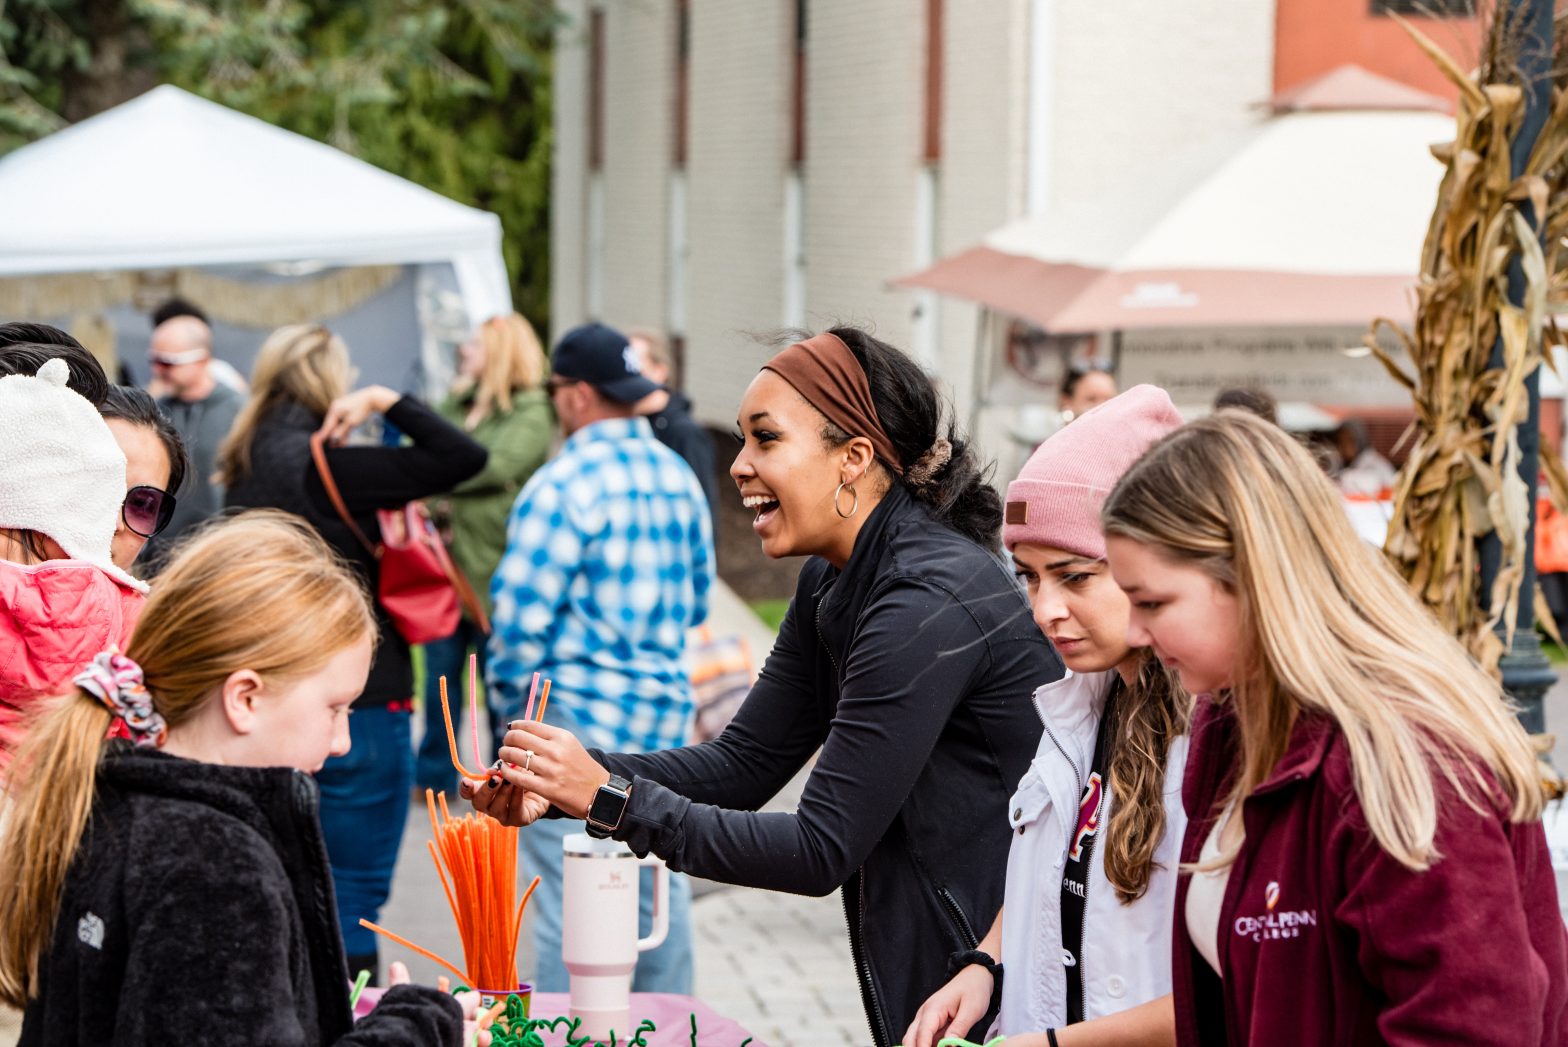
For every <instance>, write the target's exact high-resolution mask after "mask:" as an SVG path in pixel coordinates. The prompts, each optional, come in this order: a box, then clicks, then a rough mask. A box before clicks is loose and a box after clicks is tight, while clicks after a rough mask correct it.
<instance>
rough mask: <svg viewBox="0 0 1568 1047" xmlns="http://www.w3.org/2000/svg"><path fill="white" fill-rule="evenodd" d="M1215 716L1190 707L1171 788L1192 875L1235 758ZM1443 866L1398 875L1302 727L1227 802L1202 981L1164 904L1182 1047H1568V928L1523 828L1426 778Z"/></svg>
mask: <svg viewBox="0 0 1568 1047" xmlns="http://www.w3.org/2000/svg"><path fill="white" fill-rule="evenodd" d="M1238 755H1239V754H1238V745H1237V739H1236V723H1235V718H1234V715H1233V714H1232V713H1231V711H1230V710H1229V708H1228V707H1225V706H1222V705H1217V704H1215V703H1214V702H1213V701H1211V700H1209V699H1206V698H1205V699H1200V701H1199V703H1198V708H1197V710H1196V712H1195V714H1194V722H1193V736H1192V750H1191V755H1190V756H1189V758H1188V761H1187V770H1186V778H1185V781H1184V783H1183V800H1184V802H1185V804H1186V807H1187V811H1188V815H1189V817H1190V819H1191V820H1190V821H1189V823H1188V825H1187V835H1186V837H1185V839H1184V842H1183V845H1182V860H1183V862H1193V861H1196V860H1197V858H1198V853H1199V851H1200V849H1201V848H1202V846H1203V841H1204V840H1205V839H1206V838H1207V837H1208V834H1209V831H1210V829H1211V828H1212V827H1213V825H1214V819H1215V816H1216V814H1217V811H1216V807H1217V805H1222V804H1223V803H1224V800H1225V795H1226V791H1227V786H1228V785H1229V778H1230V775H1231V773H1232V772H1233V770H1234V768H1235V766H1236V762H1237V757H1238ZM1435 782H1436V788H1437V791H1438V801H1439V816H1438V824H1437V839H1436V843H1437V849H1438V851H1439V853H1440V854H1441V855H1442V857H1441V858H1440V859H1438V860H1437V861H1436V862H1435V863H1434V864H1433V865H1432V866H1431V867H1429V868H1428V869H1427V870H1426V871H1425V872H1412V871H1411V870H1409V869H1408V868H1406V867H1405V866H1403V865H1401V864H1400V863H1399V862H1398V861H1396V860H1395V859H1394V858H1392V857H1390V856H1389V855H1388V854H1386V853H1385V852H1384V851H1383V850H1382V848H1381V847H1379V846H1378V843H1377V840H1376V839H1375V838H1374V837H1373V836H1372V833H1371V830H1370V829H1369V828H1368V827H1367V823H1366V818H1365V815H1364V813H1363V811H1362V807H1361V802H1360V800H1359V799H1358V798H1357V795H1356V789H1355V784H1354V781H1353V776H1352V770H1351V760H1350V749H1349V746H1348V745H1347V743H1346V741H1345V738H1344V735H1343V734H1342V733H1341V732H1340V731H1339V729H1338V728H1337V727H1336V726H1335V725H1334V724H1333V723H1332V722H1331V721H1328V720H1327V719H1326V718H1321V717H1315V716H1314V717H1304V718H1303V719H1302V720H1301V721H1300V722H1299V723H1298V724H1297V726H1296V729H1295V732H1294V734H1293V735H1292V738H1291V742H1290V746H1289V748H1288V750H1287V751H1286V753H1285V756H1284V758H1283V759H1281V760H1280V762H1279V763H1278V765H1277V766H1276V767H1275V769H1274V773H1273V775H1272V776H1271V777H1270V778H1269V780H1268V781H1267V782H1266V783H1265V784H1264V785H1263V786H1261V787H1260V788H1259V789H1258V790H1257V791H1255V792H1254V793H1253V794H1252V795H1251V796H1249V797H1247V798H1246V800H1245V801H1244V802H1243V805H1242V817H1243V819H1244V824H1245V827H1246V842H1245V843H1244V844H1243V846H1242V849H1241V852H1240V854H1239V855H1238V857H1237V859H1236V863H1235V865H1234V866H1233V867H1232V869H1231V873H1230V882H1229V884H1228V886H1227V887H1226V890H1225V897H1224V900H1223V902H1222V903H1221V907H1220V922H1219V937H1218V946H1219V958H1220V966H1221V968H1222V969H1223V971H1224V978H1223V979H1221V978H1219V977H1217V976H1216V975H1215V973H1214V970H1213V969H1212V968H1211V967H1210V966H1209V965H1208V963H1207V961H1205V960H1204V959H1203V957H1202V956H1201V955H1199V953H1198V952H1197V950H1196V949H1194V948H1193V945H1192V940H1191V939H1190V938H1189V937H1188V935H1187V920H1186V907H1187V906H1186V903H1187V888H1188V885H1189V883H1190V880H1191V876H1190V874H1187V875H1183V876H1182V877H1181V879H1180V881H1179V883H1178V886H1177V890H1176V928H1175V930H1176V933H1175V934H1174V936H1173V971H1172V975H1173V983H1174V989H1175V1005H1176V1029H1177V1040H1178V1042H1179V1043H1180V1044H1182V1045H1183V1047H1191V1045H1194V1044H1202V1045H1204V1047H1212V1045H1216V1044H1224V1045H1226V1047H1240V1045H1243V1044H1253V1045H1257V1047H1287V1045H1291V1044H1339V1045H1344V1044H1382V1043H1389V1044H1434V1043H1453V1044H1465V1045H1467V1047H1478V1045H1481V1044H1498V1045H1503V1044H1506V1045H1508V1047H1528V1045H1534V1044H1542V1045H1553V1047H1556V1045H1559V1044H1563V1043H1565V1042H1568V1014H1565V1010H1568V931H1565V930H1564V925H1563V918H1562V915H1561V914H1560V913H1559V911H1558V905H1557V883H1556V879H1555V877H1554V875H1553V872H1552V864H1551V855H1550V852H1549V850H1548V848H1547V844H1546V835H1545V832H1544V831H1543V829H1542V827H1541V824H1540V823H1539V822H1531V823H1529V824H1522V825H1516V824H1513V823H1510V822H1509V821H1508V820H1507V806H1506V803H1505V801H1504V798H1503V797H1502V794H1501V791H1500V790H1495V795H1493V796H1492V797H1489V798H1488V800H1489V802H1488V803H1487V804H1486V805H1485V806H1486V808H1487V810H1486V813H1484V814H1481V813H1477V812H1476V811H1474V810H1473V809H1472V808H1470V807H1469V806H1467V805H1466V804H1465V803H1464V802H1463V800H1462V799H1460V798H1459V797H1458V796H1457V795H1455V794H1454V792H1453V791H1452V789H1451V788H1450V787H1449V786H1448V785H1447V783H1446V781H1445V780H1444V779H1443V778H1442V777H1441V776H1438V777H1437V778H1436V779H1435Z"/></svg>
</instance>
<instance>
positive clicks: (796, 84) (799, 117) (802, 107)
mask: <svg viewBox="0 0 1568 1047" xmlns="http://www.w3.org/2000/svg"><path fill="white" fill-rule="evenodd" d="M794 57H795V65H794V69H793V71H792V76H791V80H792V83H791V85H790V86H791V91H790V114H789V115H790V145H789V162H790V165H791V166H793V167H799V166H800V165H801V164H803V163H805V162H806V0H795V56H794Z"/></svg>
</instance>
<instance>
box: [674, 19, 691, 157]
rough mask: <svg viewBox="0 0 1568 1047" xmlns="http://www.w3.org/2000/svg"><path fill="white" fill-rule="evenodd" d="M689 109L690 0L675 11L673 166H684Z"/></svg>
mask: <svg viewBox="0 0 1568 1047" xmlns="http://www.w3.org/2000/svg"><path fill="white" fill-rule="evenodd" d="M690 110H691V0H680V2H679V3H678V4H677V5H676V12H675V166H676V167H685V166H686V137H687V133H688V124H689V120H690V116H689V113H690Z"/></svg>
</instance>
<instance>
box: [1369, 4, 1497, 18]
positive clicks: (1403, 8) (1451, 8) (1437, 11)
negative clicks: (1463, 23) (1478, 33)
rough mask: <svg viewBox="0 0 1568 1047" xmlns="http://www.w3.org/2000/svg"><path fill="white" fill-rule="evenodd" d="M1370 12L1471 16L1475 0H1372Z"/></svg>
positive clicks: (1434, 16)
mask: <svg viewBox="0 0 1568 1047" xmlns="http://www.w3.org/2000/svg"><path fill="white" fill-rule="evenodd" d="M1372 13H1373V14H1375V15H1406V16H1409V15H1414V16H1416V17H1417V18H1420V17H1427V18H1472V17H1474V16H1475V0H1372Z"/></svg>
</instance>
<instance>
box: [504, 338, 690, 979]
mask: <svg viewBox="0 0 1568 1047" xmlns="http://www.w3.org/2000/svg"><path fill="white" fill-rule="evenodd" d="M551 368H552V372H553V373H552V375H551V377H550V379H549V382H550V396H551V400H552V402H553V403H554V405H555V410H556V414H557V416H558V417H559V418H560V422H561V429H562V431H563V432H564V433H565V434H566V442H565V443H564V444H563V445H562V446H561V449H560V451H559V453H557V455H556V456H555V457H554V458H553V459H551V460H550V461H549V462H547V463H545V465H544V466H542V467H541V468H540V469H539V471H538V472H536V473H534V475H533V476H532V477H531V478H530V479H529V481H528V483H527V485H526V486H524V487H523V490H522V492H521V493H519V494H518V496H517V502H516V504H515V505H514V506H513V507H512V516H511V520H510V521H509V522H508V524H507V538H506V553H505V555H504V556H503V557H502V558H501V563H500V566H499V567H497V568H496V572H495V575H494V576H493V577H492V579H491V582H490V595H491V597H492V598H493V600H494V603H495V610H494V613H493V614H492V616H491V618H492V633H491V636H490V645H489V652H488V653H489V660H488V666H487V673H486V676H487V679H488V681H489V686H490V687H491V688H492V689H493V690H494V693H495V695H496V699H497V700H496V702H495V703H494V705H493V706H492V707H493V708H500V709H504V710H507V716H508V718H509V719H516V718H517V717H520V716H521V715H522V714H523V711H524V705H525V701H526V698H527V695H528V686H529V681H530V679H531V678H532V675H533V674H534V673H536V672H537V673H540V674H541V675H542V676H544V677H548V678H550V679H551V680H552V681H553V683H552V685H551V691H550V702H549V705H548V708H547V711H546V715H545V722H547V723H551V724H554V725H555V726H557V727H564V728H566V729H568V730H570V731H572V732H573V733H574V734H575V735H576V736H577V737H578V738H579V739H581V740H582V742H583V744H584V745H587V746H590V747H594V748H599V749H605V750H609V751H611V752H648V751H652V750H656V749H668V748H673V747H675V746H679V745H683V744H685V742H686V735H687V731H688V729H689V728H690V725H691V717H692V695H691V683H690V681H689V680H688V679H687V676H686V668H685V665H684V664H683V661H682V656H683V654H684V652H685V645H686V631H687V630H688V629H690V628H692V627H693V626H695V625H699V624H701V623H702V621H703V620H704V619H706V618H707V616H708V590H709V589H710V588H711V587H712V585H713V526H712V523H711V520H710V516H709V511H708V503H707V499H706V497H705V496H704V495H703V493H702V488H701V486H700V485H699V484H698V482H697V477H696V476H695V475H694V474H693V473H692V471H691V468H690V467H689V466H688V465H687V464H686V463H685V461H683V460H682V459H681V458H680V456H678V455H677V454H676V453H675V452H674V451H671V450H670V449H669V448H667V447H665V446H664V445H663V444H661V443H660V442H659V441H658V439H656V438H655V436H654V434H653V429H652V428H651V427H650V426H649V424H648V422H647V420H646V419H643V418H640V417H637V415H636V413H635V410H634V405H635V404H636V403H637V401H639V400H641V399H643V398H644V397H646V396H647V395H648V394H649V393H652V392H654V391H656V390H657V389H658V388H659V387H658V386H657V385H655V384H654V383H653V382H651V381H649V380H648V378H646V377H645V376H644V375H643V374H642V373H641V370H640V367H639V364H638V358H637V356H636V354H635V352H634V351H633V349H632V347H631V344H630V343H629V342H628V341H627V339H626V337H625V336H624V335H622V334H621V333H620V332H618V331H615V330H613V329H611V328H609V327H606V326H604V325H602V324H587V325H584V326H582V327H577V328H573V329H572V330H571V331H568V332H567V333H566V334H565V335H564V336H563V337H562V338H561V341H560V343H559V344H558V345H557V346H556V348H555V352H554V354H552V357H551ZM581 831H582V825H581V824H579V823H577V822H574V821H570V820H567V819H546V820H542V821H539V822H536V823H534V824H533V825H531V826H529V827H528V828H526V829H524V830H523V831H522V833H521V834H520V836H519V840H520V841H521V846H522V851H523V859H524V862H525V864H526V868H525V870H524V873H525V875H527V874H537V875H539V876H540V877H541V882H540V884H539V888H538V891H537V893H536V894H535V897H534V901H533V905H532V909H533V912H534V914H535V919H534V941H535V945H536V948H537V955H538V961H539V966H538V970H537V973H536V975H535V978H534V988H535V989H536V990H538V991H540V992H564V991H566V989H567V976H566V969H565V967H564V966H563V965H562V963H561V841H562V839H563V838H564V837H565V836H567V835H568V834H570V833H574V832H581ZM650 872H651V871H647V870H645V875H644V881H643V889H642V894H641V898H642V907H643V929H642V931H641V932H640V933H643V934H646V933H647V931H648V928H649V926H650V925H651V915H650V914H651V905H652V887H651V882H652V880H651V875H649V873H650ZM690 900H691V888H690V885H689V884H688V883H687V882H686V880H685V878H684V877H680V876H675V875H671V877H670V931H669V936H668V937H667V938H666V939H665V942H664V944H663V945H661V946H660V947H659V948H657V949H655V950H652V951H650V952H646V953H643V954H642V955H641V956H640V957H639V958H638V962H637V973H636V976H635V980H634V982H633V985H632V988H633V990H634V991H636V992H673V993H682V994H686V995H690V994H691V991H692V968H691V922H690V918H689V915H688V914H689V905H690Z"/></svg>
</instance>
